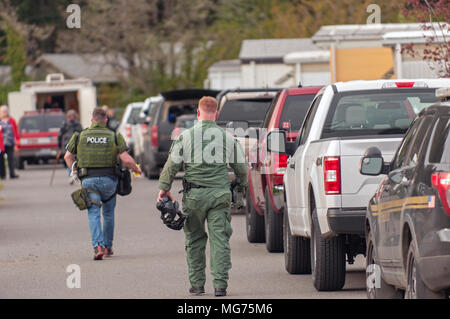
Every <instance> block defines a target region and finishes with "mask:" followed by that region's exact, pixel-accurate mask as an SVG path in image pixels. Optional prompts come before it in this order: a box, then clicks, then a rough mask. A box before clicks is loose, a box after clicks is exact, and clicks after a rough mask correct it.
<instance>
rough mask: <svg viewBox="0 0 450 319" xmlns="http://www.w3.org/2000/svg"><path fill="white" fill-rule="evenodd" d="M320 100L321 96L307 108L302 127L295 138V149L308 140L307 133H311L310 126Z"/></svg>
mask: <svg viewBox="0 0 450 319" xmlns="http://www.w3.org/2000/svg"><path fill="white" fill-rule="evenodd" d="M321 100H322V95H319V96H317V97H316V99H315V100H314V101H313V103H312V105H311V107H310V108H309V111H308V115H307V116H306V118H305V121H304V123H303V127H302V129H301V131H300V133H299V134H298V136H297V141H296V144H297V147H298V146H300V145H302V144H304V143H305V142H306V139H307V138H308V135H309V132H310V131H311V127H312V124H313V122H314V117H315V116H316V113H317V110H318V109H319V104H320V101H321Z"/></svg>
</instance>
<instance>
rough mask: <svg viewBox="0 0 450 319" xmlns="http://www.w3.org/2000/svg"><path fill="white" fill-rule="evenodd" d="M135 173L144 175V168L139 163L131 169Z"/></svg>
mask: <svg viewBox="0 0 450 319" xmlns="http://www.w3.org/2000/svg"><path fill="white" fill-rule="evenodd" d="M131 170H132V171H133V173H135V174H136V175H142V169H141V167H140V166H139V165H134V167H133V169H131Z"/></svg>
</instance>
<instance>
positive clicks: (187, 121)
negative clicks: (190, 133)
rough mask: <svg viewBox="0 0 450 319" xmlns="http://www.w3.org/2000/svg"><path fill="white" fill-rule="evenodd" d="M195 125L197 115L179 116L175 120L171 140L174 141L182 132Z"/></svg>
mask: <svg viewBox="0 0 450 319" xmlns="http://www.w3.org/2000/svg"><path fill="white" fill-rule="evenodd" d="M195 123H197V114H187V115H181V116H179V117H178V118H177V121H176V123H175V128H174V129H173V136H172V139H173V140H176V139H177V138H178V136H180V134H181V133H183V131H184V130H187V129H190V128H191V127H193V126H194V125H195Z"/></svg>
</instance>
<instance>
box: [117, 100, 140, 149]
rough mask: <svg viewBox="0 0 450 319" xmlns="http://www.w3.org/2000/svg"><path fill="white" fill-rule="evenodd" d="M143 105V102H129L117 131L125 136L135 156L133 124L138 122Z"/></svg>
mask: <svg viewBox="0 0 450 319" xmlns="http://www.w3.org/2000/svg"><path fill="white" fill-rule="evenodd" d="M143 106H144V103H143V102H135V103H130V104H128V105H127V107H126V108H125V112H124V113H123V116H122V120H121V122H120V125H119V128H118V129H117V132H118V133H120V134H122V136H123V137H124V139H125V142H126V143H127V146H128V149H129V150H130V153H131V155H133V156H134V154H133V150H134V137H133V126H134V125H136V124H137V120H138V117H139V113H140V112H141V109H142V107H143Z"/></svg>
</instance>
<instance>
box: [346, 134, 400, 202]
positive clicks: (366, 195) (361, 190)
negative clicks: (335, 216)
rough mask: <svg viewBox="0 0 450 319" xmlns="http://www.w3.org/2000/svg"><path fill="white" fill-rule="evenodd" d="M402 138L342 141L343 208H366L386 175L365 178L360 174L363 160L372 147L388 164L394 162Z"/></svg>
mask: <svg viewBox="0 0 450 319" xmlns="http://www.w3.org/2000/svg"><path fill="white" fill-rule="evenodd" d="M401 140H402V138H401V137H398V138H397V137H395V138H376V139H374V138H361V139H348V140H346V139H343V140H340V153H341V192H342V207H365V206H367V203H368V201H369V199H370V198H371V197H372V196H373V194H374V193H375V192H376V190H377V189H378V185H379V184H380V182H381V181H382V180H383V179H384V175H380V176H365V175H361V173H360V172H359V166H360V162H361V158H362V157H363V156H364V153H365V151H366V150H367V149H368V148H369V147H372V146H376V147H378V148H379V149H380V150H381V152H382V154H383V158H384V160H385V161H386V162H389V161H391V160H392V158H393V156H394V154H395V152H396V150H397V148H398V146H399V144H400V142H401Z"/></svg>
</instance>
